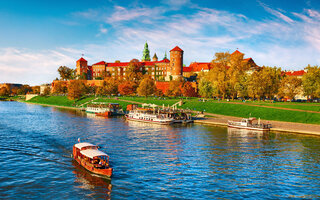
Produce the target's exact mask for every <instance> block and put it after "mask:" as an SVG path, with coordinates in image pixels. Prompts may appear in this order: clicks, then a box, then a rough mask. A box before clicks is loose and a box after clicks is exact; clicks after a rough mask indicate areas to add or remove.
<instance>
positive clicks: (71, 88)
mask: <svg viewBox="0 0 320 200" xmlns="http://www.w3.org/2000/svg"><path fill="white" fill-rule="evenodd" d="M85 90H86V86H85V84H84V83H83V82H82V81H81V80H72V81H70V83H69V85H68V99H71V100H74V99H80V98H81V97H82V96H83V95H84V94H85Z"/></svg>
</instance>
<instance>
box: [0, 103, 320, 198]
mask: <svg viewBox="0 0 320 200" xmlns="http://www.w3.org/2000/svg"><path fill="white" fill-rule="evenodd" d="M79 137H80V138H81V140H82V141H87V142H91V143H93V144H97V145H100V146H101V147H103V148H102V151H104V152H106V153H108V154H109V155H110V160H111V162H110V163H111V165H112V166H113V168H114V173H113V177H112V178H111V179H105V178H102V177H99V176H97V175H94V174H91V173H89V172H88V171H86V170H84V169H83V168H82V167H80V166H79V165H78V164H76V163H75V162H74V161H72V159H71V157H70V155H71V153H72V146H73V144H74V143H76V142H77V138H79ZM319 152H320V137H315V136H304V135H296V134H289V133H288V134H285V133H282V134H278V133H264V134H262V133H254V132H244V131H239V130H232V129H230V130H228V129H227V128H222V127H208V126H201V125H196V124H194V125H187V126H182V125H175V126H160V125H150V124H145V123H139V122H133V123H131V122H126V121H125V120H124V119H123V118H111V119H104V118H96V117H94V116H92V115H86V114H85V113H83V112H79V111H77V112H76V111H70V110H61V109H57V108H52V107H43V106H39V105H30V104H24V103H18V102H0V154H1V157H0V165H1V167H0V198H1V199H109V198H111V199H283V198H291V199H300V198H306V199H317V198H320V169H319V168H320V161H319V160H320V155H319Z"/></svg>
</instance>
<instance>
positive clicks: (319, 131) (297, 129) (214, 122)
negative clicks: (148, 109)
mask: <svg viewBox="0 0 320 200" xmlns="http://www.w3.org/2000/svg"><path fill="white" fill-rule="evenodd" d="M18 102H21V103H28V104H34V105H41V106H47V107H56V108H63V109H71V110H81V108H77V107H70V106H58V105H51V104H41V103H33V102H26V101H18ZM205 115H210V116H213V117H212V118H203V119H197V120H194V123H196V124H204V125H209V126H224V127H227V126H228V124H227V123H228V120H233V121H238V120H241V119H242V118H240V117H233V116H226V115H218V114H212V113H205ZM261 121H262V123H266V122H268V123H271V124H272V127H273V128H271V129H270V131H273V132H282V133H295V134H305V135H317V136H320V125H315V124H303V123H296V122H283V121H272V120H261Z"/></svg>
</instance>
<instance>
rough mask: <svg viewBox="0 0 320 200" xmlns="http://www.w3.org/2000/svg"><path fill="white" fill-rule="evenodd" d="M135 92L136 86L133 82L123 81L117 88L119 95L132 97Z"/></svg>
mask: <svg viewBox="0 0 320 200" xmlns="http://www.w3.org/2000/svg"><path fill="white" fill-rule="evenodd" d="M136 90H137V84H136V83H135V82H133V81H124V82H123V83H121V84H119V86H118V91H119V93H120V94H121V95H132V94H134V93H135V92H136Z"/></svg>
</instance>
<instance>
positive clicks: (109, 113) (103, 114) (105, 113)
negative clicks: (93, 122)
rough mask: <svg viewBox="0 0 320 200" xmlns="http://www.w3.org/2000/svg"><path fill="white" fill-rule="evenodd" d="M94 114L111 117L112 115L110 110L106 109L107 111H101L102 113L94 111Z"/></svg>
mask: <svg viewBox="0 0 320 200" xmlns="http://www.w3.org/2000/svg"><path fill="white" fill-rule="evenodd" d="M96 116H99V117H111V116H112V112H111V111H107V112H103V113H96Z"/></svg>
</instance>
